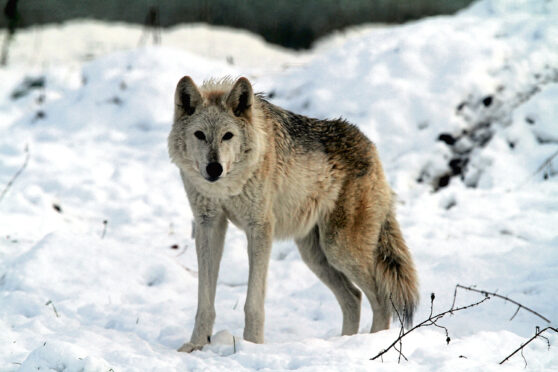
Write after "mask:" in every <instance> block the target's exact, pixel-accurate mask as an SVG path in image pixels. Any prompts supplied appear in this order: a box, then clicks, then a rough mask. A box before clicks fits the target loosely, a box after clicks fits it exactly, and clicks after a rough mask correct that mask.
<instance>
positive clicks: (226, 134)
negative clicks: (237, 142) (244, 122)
mask: <svg viewBox="0 0 558 372" xmlns="http://www.w3.org/2000/svg"><path fill="white" fill-rule="evenodd" d="M231 138H233V134H232V133H231V132H227V133H225V135H224V136H223V141H228V140H230V139H231Z"/></svg>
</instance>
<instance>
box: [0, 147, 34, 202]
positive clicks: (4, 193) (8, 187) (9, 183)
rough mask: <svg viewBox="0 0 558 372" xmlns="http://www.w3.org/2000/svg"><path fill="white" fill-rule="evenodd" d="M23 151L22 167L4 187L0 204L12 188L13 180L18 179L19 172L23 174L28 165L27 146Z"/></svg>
mask: <svg viewBox="0 0 558 372" xmlns="http://www.w3.org/2000/svg"><path fill="white" fill-rule="evenodd" d="M24 151H25V160H24V162H23V164H22V166H21V167H20V168H19V169H18V171H17V172H16V173H15V174H14V175H13V177H12V179H11V180H10V181H9V182H8V184H7V185H6V187H4V190H3V191H2V194H0V202H1V201H2V199H4V195H6V193H7V192H8V190H9V189H10V187H12V185H13V184H14V182H15V180H16V179H17V178H18V177H19V175H20V174H21V172H23V170H24V169H25V168H26V167H27V163H29V156H30V155H29V146H28V145H25V150H24Z"/></svg>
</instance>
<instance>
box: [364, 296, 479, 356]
mask: <svg viewBox="0 0 558 372" xmlns="http://www.w3.org/2000/svg"><path fill="white" fill-rule="evenodd" d="M430 299H431V304H430V306H431V312H430V316H429V317H428V319H425V320H423V321H422V322H420V323H419V324H417V325H416V326H414V327H413V328H411V329H409V330H408V331H407V332H404V330H403V329H402V331H400V332H399V337H398V338H397V339H396V340H395V341H393V343H392V344H391V345H389V346H388V348H387V349H384V350H382V351H380V352H379V353H378V354H377V355H376V356H375V357H373V358H370V360H376V359H378V358H380V357H381V356H382V355H384V354H385V353H387V352H388V351H389V350H390V349H392V348H395V345H397V344H398V343H399V344H401V340H402V339H403V338H404V337H405V336H407V335H408V334H409V333H411V332H413V331H414V330H415V329H417V328H420V327H427V326H431V325H436V326H439V325H438V324H436V322H437V321H438V320H440V319H442V318H443V317H444V316H446V315H447V314H453V313H454V312H457V311H461V310H466V309H468V308H471V307H474V306H478V305H480V304H482V303H483V302H484V301H487V300H489V299H490V297H488V296H487V297H485V298H483V299H482V300H480V301H478V302H475V303H472V304H469V305H467V306H461V307H458V308H454V306H452V307H451V309H449V310H446V311H444V312H441V313H439V314H435V315H432V312H433V311H432V310H433V308H434V296H433V295H432V296H431V297H430ZM439 327H440V328H444V329H445V330H446V337H447V338H446V341H447V342H449V341H448V340H449V336H448V335H447V329H446V328H445V327H443V326H439ZM396 350H397V348H396ZM403 357H404V356H403ZM400 358H401V352H400V356H399V360H400ZM405 359H407V358H405Z"/></svg>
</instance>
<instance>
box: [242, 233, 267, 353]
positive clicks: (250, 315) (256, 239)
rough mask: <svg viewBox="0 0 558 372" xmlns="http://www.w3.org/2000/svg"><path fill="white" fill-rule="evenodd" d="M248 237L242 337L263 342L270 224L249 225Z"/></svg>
mask: <svg viewBox="0 0 558 372" xmlns="http://www.w3.org/2000/svg"><path fill="white" fill-rule="evenodd" d="M246 235H247V238H248V263H249V266H250V272H249V275H248V294H247V295H246V304H245V305H244V314H245V325H244V339H245V340H247V341H251V342H255V343H260V344H261V343H263V342H264V319H265V312H264V301H265V288H266V280H267V267H268V264H269V256H270V252H271V240H272V235H273V232H272V225H271V223H263V224H257V225H251V226H250V228H249V230H248V231H247V232H246Z"/></svg>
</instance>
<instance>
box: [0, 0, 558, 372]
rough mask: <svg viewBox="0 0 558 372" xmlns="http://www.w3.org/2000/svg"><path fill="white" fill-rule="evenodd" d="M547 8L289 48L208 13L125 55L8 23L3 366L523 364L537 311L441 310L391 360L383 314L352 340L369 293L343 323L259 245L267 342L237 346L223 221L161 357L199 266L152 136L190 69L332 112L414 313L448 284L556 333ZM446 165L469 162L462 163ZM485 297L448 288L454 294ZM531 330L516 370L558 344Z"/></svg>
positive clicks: (287, 249)
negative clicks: (363, 154) (397, 248)
mask: <svg viewBox="0 0 558 372" xmlns="http://www.w3.org/2000/svg"><path fill="white" fill-rule="evenodd" d="M557 16H558V2H556V1H514V2H509V1H503V0H502V1H498V0H492V1H480V2H478V3H475V4H473V5H472V6H471V7H470V8H469V9H466V10H464V11H462V12H460V13H458V14H456V15H454V16H444V17H432V18H427V19H424V20H420V21H416V22H412V23H408V24H404V25H401V26H392V27H378V26H376V25H371V26H367V27H362V26H361V27H358V28H356V29H355V30H354V31H352V32H349V33H347V34H344V35H343V34H339V33H338V34H336V35H334V36H332V37H330V38H328V39H326V40H323V41H321V42H319V43H318V44H317V47H316V48H315V49H313V50H311V51H310V52H305V53H294V52H289V51H286V50H283V49H280V48H277V47H273V46H270V45H267V44H265V43H264V42H263V41H262V40H261V39H260V38H259V37H256V36H253V35H251V34H249V33H246V32H243V31H236V30H227V29H222V28H213V27H209V26H203V25H195V26H180V27H177V28H175V29H171V30H169V31H164V32H163V33H162V41H163V42H162V45H161V46H151V45H144V46H141V47H137V42H138V40H139V38H140V36H141V32H142V30H141V29H140V28H139V27H137V26H130V25H118V24H105V23H102V22H92V21H87V22H70V23H68V24H64V25H59V26H45V27H41V28H35V29H32V30H29V31H22V32H21V33H19V34H18V36H17V37H16V39H15V41H14V44H13V47H12V48H11V53H12V54H11V56H12V59H11V61H12V63H10V64H9V65H8V66H7V67H5V68H2V69H0V81H2V83H1V84H0V133H1V135H0V192H2V191H3V190H4V185H7V184H8V182H9V181H10V180H11V179H12V177H13V175H14V174H16V172H17V171H18V170H19V169H20V167H21V166H22V164H23V163H24V161H25V158H26V155H27V153H26V151H25V148H26V146H27V148H28V154H29V162H28V164H27V166H26V168H25V169H24V170H23V171H22V173H21V174H20V176H19V177H18V178H17V179H16V180H15V181H14V183H13V185H12V186H11V187H10V188H9V189H8V190H7V193H6V194H5V195H4V197H3V198H2V199H0V371H36V370H37V369H40V370H54V371H67V372H71V371H105V372H106V371H111V370H112V371H185V370H212V371H213V370H215V371H219V370H223V371H230V370H239V371H251V370H257V369H265V370H270V371H275V370H292V369H297V370H298V369H300V370H305V371H338V370H347V371H349V370H355V371H360V370H362V371H364V370H371V369H374V370H379V371H397V370H405V371H435V370H452V371H453V370H455V371H462V370H483V371H500V370H523V368H524V365H525V362H524V361H523V358H522V357H521V356H520V355H516V356H514V357H513V358H511V359H510V360H509V361H507V362H506V363H505V364H504V365H501V366H500V365H499V364H498V363H499V362H500V361H501V360H502V359H504V357H506V356H507V355H508V354H510V353H511V352H512V351H513V350H515V349H516V348H517V347H518V346H519V345H520V344H521V343H523V342H525V341H526V340H527V339H528V338H530V337H531V336H532V335H533V334H534V330H535V326H540V327H545V326H547V325H549V324H547V323H546V322H544V321H543V320H542V319H540V318H538V317H536V316H534V315H533V314H531V313H529V312H527V311H525V310H520V311H519V312H518V313H517V315H516V316H515V317H514V319H513V320H510V318H511V317H512V315H513V314H514V312H515V311H516V308H517V307H516V306H514V305H513V304H511V303H507V302H505V301H503V300H500V299H497V298H492V299H490V300H489V301H487V302H485V303H483V304H481V305H479V306H477V307H474V308H471V309H467V310H464V311H462V312H459V313H455V314H454V315H453V316H448V317H445V318H443V320H441V321H440V324H442V325H444V326H446V327H447V328H448V330H449V335H450V337H451V342H450V343H449V345H447V344H446V342H445V338H446V336H445V333H444V331H443V330H441V329H438V328H435V327H426V328H421V329H418V330H416V331H413V333H411V334H410V335H409V336H407V337H406V338H405V339H404V340H403V352H404V354H405V356H406V357H407V358H408V359H409V360H408V361H402V362H401V363H400V364H398V354H397V353H396V352H395V351H390V352H388V353H387V354H385V355H384V357H383V362H382V361H370V360H369V359H370V358H371V357H373V356H375V355H376V354H377V353H378V352H379V351H381V350H382V349H385V348H386V347H388V346H389V345H390V344H391V343H392V342H393V340H395V338H396V337H397V335H398V333H399V329H398V327H397V324H394V326H393V328H392V329H390V330H388V331H384V332H380V333H376V334H368V330H369V328H370V325H371V311H370V310H369V306H368V304H367V303H366V302H363V308H362V318H361V327H360V333H359V334H358V335H355V336H343V337H341V336H339V334H340V330H341V312H340V309H339V306H338V305H337V303H336V301H335V298H334V297H333V295H332V294H331V292H330V291H329V290H328V289H327V288H326V287H325V286H324V285H323V284H322V283H321V282H319V280H318V279H317V278H316V277H315V276H314V275H313V274H312V273H311V272H310V271H309V269H308V268H307V267H306V266H305V265H304V264H303V263H302V261H301V259H300V257H299V255H298V252H297V251H296V248H295V246H294V244H293V243H292V242H290V241H285V242H275V243H274V247H273V253H272V260H271V263H270V272H269V282H268V296H267V299H266V328H265V335H266V342H265V344H263V345H255V344H251V343H249V342H246V341H244V340H242V332H243V326H244V314H243V306H244V300H245V296H246V282H247V275H248V262H247V261H248V260H247V255H246V239H245V237H244V236H243V233H241V232H240V231H238V230H237V229H235V228H234V227H231V228H229V232H228V235H227V240H226V246H225V254H224V257H223V260H222V264H221V271H220V277H219V282H218V289H217V300H216V311H217V319H216V323H215V327H214V332H215V335H214V336H213V337H212V344H211V345H208V346H206V347H205V348H204V349H203V350H202V351H196V352H194V353H192V354H183V353H178V352H176V349H177V348H178V347H180V346H181V345H182V343H184V342H185V341H187V339H188V337H189V336H190V332H191V330H192V328H193V324H194V316H195V311H196V300H197V298H196V291H197V263H196V257H195V249H194V241H193V240H192V238H191V221H192V216H191V213H190V210H189V206H188V203H187V200H186V197H185V193H184V191H183V188H182V185H181V182H180V177H179V176H178V172H177V170H176V168H175V166H174V165H172V164H171V163H170V161H169V160H168V155H167V150H166V136H167V134H168V132H169V129H170V123H171V118H172V95H173V92H174V87H175V84H176V82H177V81H178V79H179V78H180V77H182V76H183V75H185V74H188V75H191V76H192V77H193V78H194V80H195V81H196V82H201V81H202V80H203V79H206V78H209V77H212V76H224V75H231V76H241V75H244V76H247V77H249V78H250V79H251V81H252V82H253V84H254V87H255V89H256V91H265V92H268V93H272V94H273V98H272V101H273V102H274V103H276V104H279V105H281V106H284V107H286V108H288V109H291V110H294V111H297V112H300V113H303V114H307V115H310V116H315V117H338V116H343V117H345V118H347V119H348V120H349V121H351V122H353V123H355V124H357V125H358V126H359V127H360V128H361V129H362V130H363V131H364V132H365V133H366V134H367V135H369V136H370V138H371V139H373V140H374V142H375V143H376V144H377V146H378V148H379V151H380V154H381V158H382V160H383V163H384V167H385V169H386V173H387V176H388V178H389V180H390V183H391V185H392V186H393V188H394V190H395V191H396V192H397V193H398V197H399V203H398V216H399V219H400V222H401V225H402V229H403V232H404V234H405V237H406V240H407V242H408V245H409V246H410V248H411V251H412V253H413V257H414V259H415V262H416V265H417V269H418V273H419V277H420V285H421V298H422V301H421V305H420V307H419V310H418V314H417V315H416V318H415V324H416V323H418V322H420V321H422V320H424V319H425V318H426V317H427V316H428V314H429V312H430V302H429V299H430V294H431V293H432V292H434V293H435V294H436V298H435V301H434V311H435V312H441V311H444V310H447V309H449V308H450V306H451V304H452V301H453V293H454V288H455V285H456V284H457V283H459V284H462V285H476V286H477V288H481V289H485V290H488V291H497V292H498V293H499V294H501V295H506V296H509V297H510V298H512V299H514V300H516V301H519V302H521V303H522V304H524V305H525V306H529V307H531V308H532V309H534V310H536V311H537V312H539V313H541V314H543V315H544V316H545V317H547V318H549V319H550V320H551V323H550V325H552V326H553V327H556V326H557V325H558V324H557V322H558V307H557V306H556V295H557V293H558V251H557V247H558V232H557V230H556V226H558V198H557V195H558V155H555V154H556V153H557V152H558V127H557V124H556V123H557V120H558V111H557V110H558V109H557V107H558V106H557V105H556V102H557V100H558V37H557V36H558V23H556V21H555V20H556V17H557ZM190 40H196V41H198V42H190ZM200 41H201V42H200ZM60 45H63V47H62V48H61V47H60ZM227 57H232V60H231V58H228V59H227ZM231 61H232V62H233V63H232V64H231ZM26 79H27V83H24V81H25V80H26ZM41 79H44V81H43V83H42V84H41V83H40V81H41ZM33 82H34V84H35V86H36V87H35V88H29V85H33V84H32V83H33ZM25 84H27V85H28V87H27V88H25V86H24V85H25ZM41 85H42V86H41ZM23 88H25V89H23ZM18 89H19V90H20V91H21V92H22V93H21V94H20V97H19V98H13V97H12V94H13V93H14V92H15V91H17V90H18ZM441 134H446V135H450V136H451V137H452V138H453V139H454V140H455V143H454V144H453V145H449V144H446V143H444V142H443V141H440V140H438V138H439V136H440V135H441ZM553 156H554V157H553ZM452 160H459V161H460V162H464V163H466V165H465V166H464V167H463V169H462V171H461V173H459V172H457V173H456V174H455V175H454V174H453V173H452V171H453V169H452V167H451V166H450V165H449V163H450V161H452ZM444 176H447V179H448V182H449V184H448V185H447V186H446V187H442V186H440V180H441V179H442V178H444ZM419 181H420V182H419ZM434 190H437V191H434ZM55 207H56V208H57V209H59V211H57V210H56V209H55ZM103 221H106V224H105V223H103ZM173 246H174V247H175V248H176V249H174V248H172V247H173ZM480 299H482V296H481V295H477V294H474V293H469V292H465V291H461V290H460V291H459V292H458V294H457V301H456V303H457V305H458V306H461V305H467V304H470V303H473V302H476V301H479V300H480ZM546 336H547V337H548V340H549V342H550V344H551V347H550V349H548V346H547V344H546V341H545V340H543V339H540V340H536V341H534V342H532V343H531V344H530V345H529V346H527V347H526V349H525V351H524V356H525V360H526V361H527V369H528V370H554V369H556V366H557V365H558V353H557V352H556V344H557V343H558V335H556V334H552V333H548V334H546Z"/></svg>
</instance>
